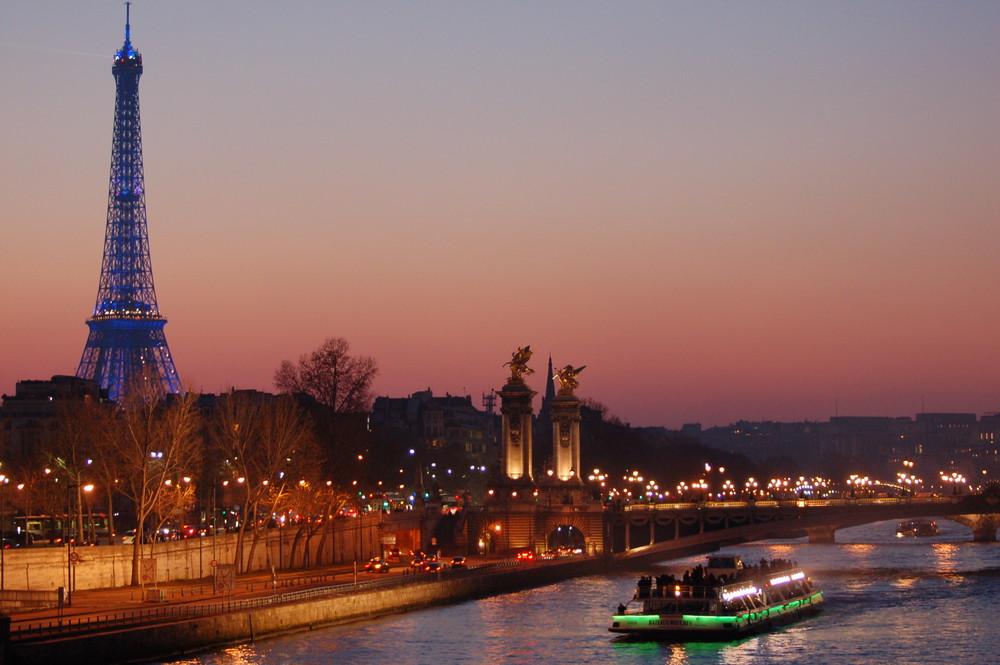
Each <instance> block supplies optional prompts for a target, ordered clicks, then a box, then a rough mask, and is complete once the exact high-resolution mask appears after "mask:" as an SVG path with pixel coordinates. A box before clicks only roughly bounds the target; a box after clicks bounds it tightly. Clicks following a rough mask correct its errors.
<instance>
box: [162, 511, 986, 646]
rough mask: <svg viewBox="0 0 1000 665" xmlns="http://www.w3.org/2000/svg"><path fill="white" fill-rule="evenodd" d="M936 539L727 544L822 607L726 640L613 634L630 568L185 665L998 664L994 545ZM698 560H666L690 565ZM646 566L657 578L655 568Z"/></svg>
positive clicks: (945, 534) (875, 528)
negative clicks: (803, 588)
mask: <svg viewBox="0 0 1000 665" xmlns="http://www.w3.org/2000/svg"><path fill="white" fill-rule="evenodd" d="M939 525H940V526H941V533H940V534H939V535H937V536H935V537H933V538H919V539H913V538H908V539H897V538H895V537H894V532H895V522H891V523H890V522H881V523H878V524H870V525H866V526H863V527H857V528H853V529H844V530H843V531H839V532H838V533H837V540H838V543H837V544H833V545H809V544H806V543H804V542H802V541H768V542H766V543H758V544H751V545H742V546H738V547H733V548H727V550H726V551H731V552H733V553H737V554H741V555H743V558H744V559H745V560H747V561H750V562H753V561H756V560H758V559H760V558H774V557H780V558H785V559H794V560H796V561H798V563H799V564H801V565H802V566H804V567H806V569H807V570H808V571H809V572H810V574H811V575H812V577H813V579H814V580H815V582H816V583H817V585H818V586H819V587H820V588H822V589H824V591H825V592H826V600H827V603H826V611H825V612H824V613H823V614H821V615H819V616H817V617H815V618H812V619H808V620H806V621H803V622H801V623H798V624H795V625H792V626H788V627H785V628H783V629H781V630H778V631H775V632H773V633H768V634H765V635H760V636H756V637H751V638H746V639H743V640H739V641H735V642H726V643H685V644H669V643H660V642H634V641H627V640H622V639H621V638H615V637H613V636H612V635H611V634H610V633H608V632H607V626H608V623H609V620H610V615H611V612H612V610H613V608H614V607H615V606H616V605H617V604H618V602H619V601H621V600H625V599H627V598H628V597H629V596H630V595H631V592H632V588H633V586H634V584H635V576H634V575H632V574H614V575H608V576H602V577H588V578H581V579H576V580H570V581H567V582H563V583H561V584H556V585H552V586H547V587H542V588H539V589H529V590H525V591H521V592H518V593H513V594H508V595H504V596H497V597H493V598H487V599H483V600H479V601H470V602H466V603H461V604H458V605H452V606H448V607H440V608H434V609H429V610H422V611H420V612H411V613H409V614H403V615H399V616H395V617H388V618H385V619H381V620H378V621H369V622H365V623H359V624H353V625H350V626H341V627H336V628H329V629H324V630H318V631H314V632H309V633H299V634H296V635H290V636H287V637H283V638H279V639H275V640H270V641H265V642H260V643H257V644H248V645H241V646H238V647H233V648H230V649H225V650H221V651H217V652H213V653H209V654H204V655H201V656H199V657H197V658H192V659H185V660H178V661H173V662H174V663H175V664H184V665H278V664H285V663H288V664H296V665H313V664H316V665H319V664H323V665H326V664H328V663H334V664H336V665H382V664H385V665H390V664H391V665H501V664H503V665H506V664H511V665H517V664H535V663H545V664H548V665H562V664H564V663H573V664H574V665H598V664H600V665H605V664H610V665H647V664H654V663H655V664H660V665H716V664H719V665H767V664H772V663H773V664H775V665H786V664H787V665H792V664H794V665H867V664H870V663H879V664H880V665H931V664H939V663H947V664H948V665H964V664H965V663H969V664H973V663H975V664H979V663H992V662H997V660H998V654H1000V631H997V630H996V620H995V618H994V617H995V616H996V615H997V613H998V611H1000V546H998V545H995V544H978V543H971V542H968V541H969V539H970V538H971V533H970V531H969V530H968V529H965V528H963V527H960V526H958V525H956V524H954V523H952V522H949V521H947V520H939ZM700 561H702V557H692V558H690V559H682V560H678V561H671V562H666V563H664V564H661V566H662V567H666V568H684V567H688V566H689V565H693V564H694V563H698V562H700ZM651 572H652V571H651Z"/></svg>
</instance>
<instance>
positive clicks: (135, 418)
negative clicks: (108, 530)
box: [101, 380, 204, 586]
mask: <svg viewBox="0 0 1000 665" xmlns="http://www.w3.org/2000/svg"><path fill="white" fill-rule="evenodd" d="M160 397H161V395H160V394H158V393H157V392H156V390H155V383H154V382H152V381H142V380H139V381H136V382H135V384H134V385H133V387H132V389H131V390H129V391H127V392H126V393H125V397H124V398H123V399H122V400H121V401H120V402H119V404H118V411H117V424H118V427H117V429H116V432H115V434H114V435H113V436H108V437H107V438H106V439H105V441H104V442H103V450H101V453H102V454H103V456H114V457H116V458H117V459H118V460H119V461H120V462H121V464H120V465H119V467H118V470H119V472H120V474H121V475H120V476H119V477H118V483H117V487H118V491H119V492H120V493H121V494H122V495H123V496H124V497H126V498H127V499H129V500H131V501H132V503H133V505H134V506H135V515H136V536H135V539H134V540H133V543H132V580H131V583H132V585H133V586H135V585H137V584H138V583H139V559H140V556H141V553H142V549H141V548H142V545H143V540H144V538H143V534H145V533H146V528H147V521H151V518H153V517H154V516H155V511H156V509H157V507H158V506H162V505H163V503H164V498H163V495H164V494H165V493H171V494H172V492H171V483H174V482H176V481H177V480H178V479H179V478H180V477H183V476H190V475H191V474H192V473H193V472H194V470H196V469H197V468H198V465H199V464H200V461H201V458H202V452H203V445H204V444H203V441H202V438H201V425H200V414H199V412H198V410H197V408H196V402H197V395H196V394H194V393H187V394H185V395H180V396H177V395H170V396H168V399H166V400H162V401H161V399H160ZM168 480H169V481H171V483H168V482H167V481H168ZM149 547H150V555H152V551H153V543H152V542H150V543H149Z"/></svg>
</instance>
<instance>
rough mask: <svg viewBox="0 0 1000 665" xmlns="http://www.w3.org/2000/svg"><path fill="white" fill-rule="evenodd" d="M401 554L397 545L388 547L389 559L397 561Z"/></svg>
mask: <svg viewBox="0 0 1000 665" xmlns="http://www.w3.org/2000/svg"><path fill="white" fill-rule="evenodd" d="M400 556H402V555H401V553H400V551H399V548H398V547H392V548H390V549H389V556H388V557H387V558H388V559H389V561H399V557H400Z"/></svg>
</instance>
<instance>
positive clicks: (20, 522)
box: [13, 513, 109, 545]
mask: <svg viewBox="0 0 1000 665" xmlns="http://www.w3.org/2000/svg"><path fill="white" fill-rule="evenodd" d="M76 523H77V520H76V515H73V516H71V517H70V518H68V519H67V517H66V516H65V515H28V516H23V515H15V516H14V518H13V537H14V540H15V541H16V542H17V543H18V544H19V545H32V544H37V545H62V544H64V543H65V541H66V540H67V539H70V540H76V542H78V543H89V542H93V543H98V542H101V541H102V540H103V541H104V542H108V536H109V532H108V516H107V515H105V514H103V513H90V514H87V515H84V516H83V531H82V532H81V531H80V530H79V529H77V528H76ZM78 534H79V535H78Z"/></svg>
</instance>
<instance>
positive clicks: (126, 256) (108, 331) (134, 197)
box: [76, 2, 182, 401]
mask: <svg viewBox="0 0 1000 665" xmlns="http://www.w3.org/2000/svg"><path fill="white" fill-rule="evenodd" d="M130 4H131V3H128V2H126V3H125V44H124V45H123V46H122V47H121V49H120V50H119V51H118V52H116V53H115V62H114V65H113V66H112V67H111V73H112V74H114V77H115V87H116V94H115V133H114V141H113V143H112V147H111V183H110V185H109V187H108V223H107V229H106V231H105V236H104V261H103V263H102V265H101V282H100V285H99V287H98V290H97V304H96V305H95V307H94V315H93V316H92V317H90V319H88V320H87V326H88V327H89V328H90V335H89V336H88V338H87V345H86V347H85V348H84V349H83V357H82V358H81V359H80V366H79V367H78V368H77V370H76V375H77V376H78V377H80V378H83V379H94V380H95V381H98V382H99V383H100V384H101V387H102V388H105V389H107V391H108V397H109V398H110V399H112V400H114V401H118V400H119V399H120V398H121V397H122V396H123V395H124V393H125V392H127V391H128V390H129V386H130V385H132V384H133V382H135V381H139V380H147V381H155V382H157V383H158V386H156V390H158V391H160V392H162V393H164V394H165V393H180V392H182V387H181V382H180V379H179V378H178V376H177V369H176V368H175V367H174V361H173V358H172V357H171V356H170V349H169V348H168V347H167V338H166V336H165V335H164V334H163V326H164V325H166V323H167V320H166V319H165V318H163V317H162V316H160V310H159V307H157V305H156V290H155V289H154V288H153V269H152V266H151V263H150V260H149V237H148V234H147V230H146V194H145V187H144V182H143V169H142V134H141V131H140V129H139V77H140V76H141V75H142V56H141V55H140V54H139V52H138V51H137V50H135V48H134V47H133V46H132V42H131V40H130V37H129V32H130V25H129V9H130V7H129V5H130Z"/></svg>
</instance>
